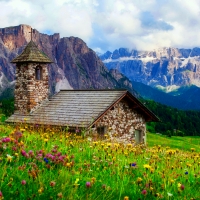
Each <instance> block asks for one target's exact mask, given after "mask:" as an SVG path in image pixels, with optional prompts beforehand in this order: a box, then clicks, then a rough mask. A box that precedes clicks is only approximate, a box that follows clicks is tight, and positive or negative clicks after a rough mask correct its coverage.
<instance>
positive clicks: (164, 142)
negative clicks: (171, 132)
mask: <svg viewBox="0 0 200 200" xmlns="http://www.w3.org/2000/svg"><path fill="white" fill-rule="evenodd" d="M147 143H148V145H149V146H150V147H152V146H155V145H161V146H163V147H167V146H168V147H170V148H174V149H176V148H178V149H180V150H184V151H189V150H190V148H195V150H196V151H198V152H200V137H198V136H184V137H180V136H172V137H167V136H165V135H158V134H154V133H147Z"/></svg>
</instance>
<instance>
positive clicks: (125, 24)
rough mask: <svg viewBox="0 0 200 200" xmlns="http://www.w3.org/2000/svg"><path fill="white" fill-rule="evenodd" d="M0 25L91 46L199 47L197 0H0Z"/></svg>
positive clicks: (199, 0) (199, 4) (102, 48)
mask: <svg viewBox="0 0 200 200" xmlns="http://www.w3.org/2000/svg"><path fill="white" fill-rule="evenodd" d="M0 8H1V15H0V28H4V27H8V26H16V25H19V24H28V25H30V26H32V28H35V29H37V30H38V31H40V32H41V33H47V34H53V33H60V36H61V37H69V36H75V37H80V38H81V39H83V40H84V41H85V42H86V43H87V45H88V46H89V47H90V48H92V49H93V50H95V51H98V52H101V53H103V52H105V51H107V50H110V51H113V50H114V49H117V48H120V47H126V48H130V49H138V50H153V49H156V48H160V47H178V48H192V47H200V0H0Z"/></svg>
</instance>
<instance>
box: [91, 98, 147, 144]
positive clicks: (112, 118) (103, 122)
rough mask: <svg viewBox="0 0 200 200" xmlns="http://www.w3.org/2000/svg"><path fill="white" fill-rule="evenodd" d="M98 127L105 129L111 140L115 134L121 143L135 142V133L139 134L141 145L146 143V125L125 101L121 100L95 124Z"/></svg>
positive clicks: (140, 116) (141, 117) (142, 118)
mask: <svg viewBox="0 0 200 200" xmlns="http://www.w3.org/2000/svg"><path fill="white" fill-rule="evenodd" d="M98 127H106V129H107V131H106V133H107V134H109V136H110V137H111V139H112V138H113V137H114V136H115V135H116V134H117V138H119V140H121V141H122V142H128V141H132V140H135V131H136V130H139V131H140V132H141V138H142V141H141V142H143V143H146V123H145V119H144V117H143V116H142V114H140V113H138V112H136V111H135V110H134V109H131V108H130V107H129V105H128V103H127V102H126V101H125V100H121V101H120V102H119V103H117V104H116V105H115V106H114V107H113V108H111V109H110V110H109V111H108V112H107V113H106V114H105V115H104V116H103V117H102V118H101V119H100V120H99V121H98V122H97V123H96V124H95V128H94V129H95V130H94V131H97V128H98Z"/></svg>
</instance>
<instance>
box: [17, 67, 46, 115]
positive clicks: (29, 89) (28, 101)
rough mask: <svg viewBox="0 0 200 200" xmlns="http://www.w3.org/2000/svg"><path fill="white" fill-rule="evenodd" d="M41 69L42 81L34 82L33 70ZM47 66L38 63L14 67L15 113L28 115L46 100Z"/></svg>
mask: <svg viewBox="0 0 200 200" xmlns="http://www.w3.org/2000/svg"><path fill="white" fill-rule="evenodd" d="M38 65H39V66H41V67H42V80H36V78H35V68H36V66H38ZM48 94H49V87H48V70H47V65H45V64H39V63H34V64H33V63H29V64H18V65H17V66H16V84H15V111H17V112H19V113H20V114H28V113H30V112H32V111H34V109H36V108H37V107H38V106H39V105H40V104H41V103H42V101H44V100H45V99H47V98H48Z"/></svg>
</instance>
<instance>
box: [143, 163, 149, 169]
mask: <svg viewBox="0 0 200 200" xmlns="http://www.w3.org/2000/svg"><path fill="white" fill-rule="evenodd" d="M143 166H144V168H145V169H150V168H151V166H150V165H147V164H145V165H143Z"/></svg>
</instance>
